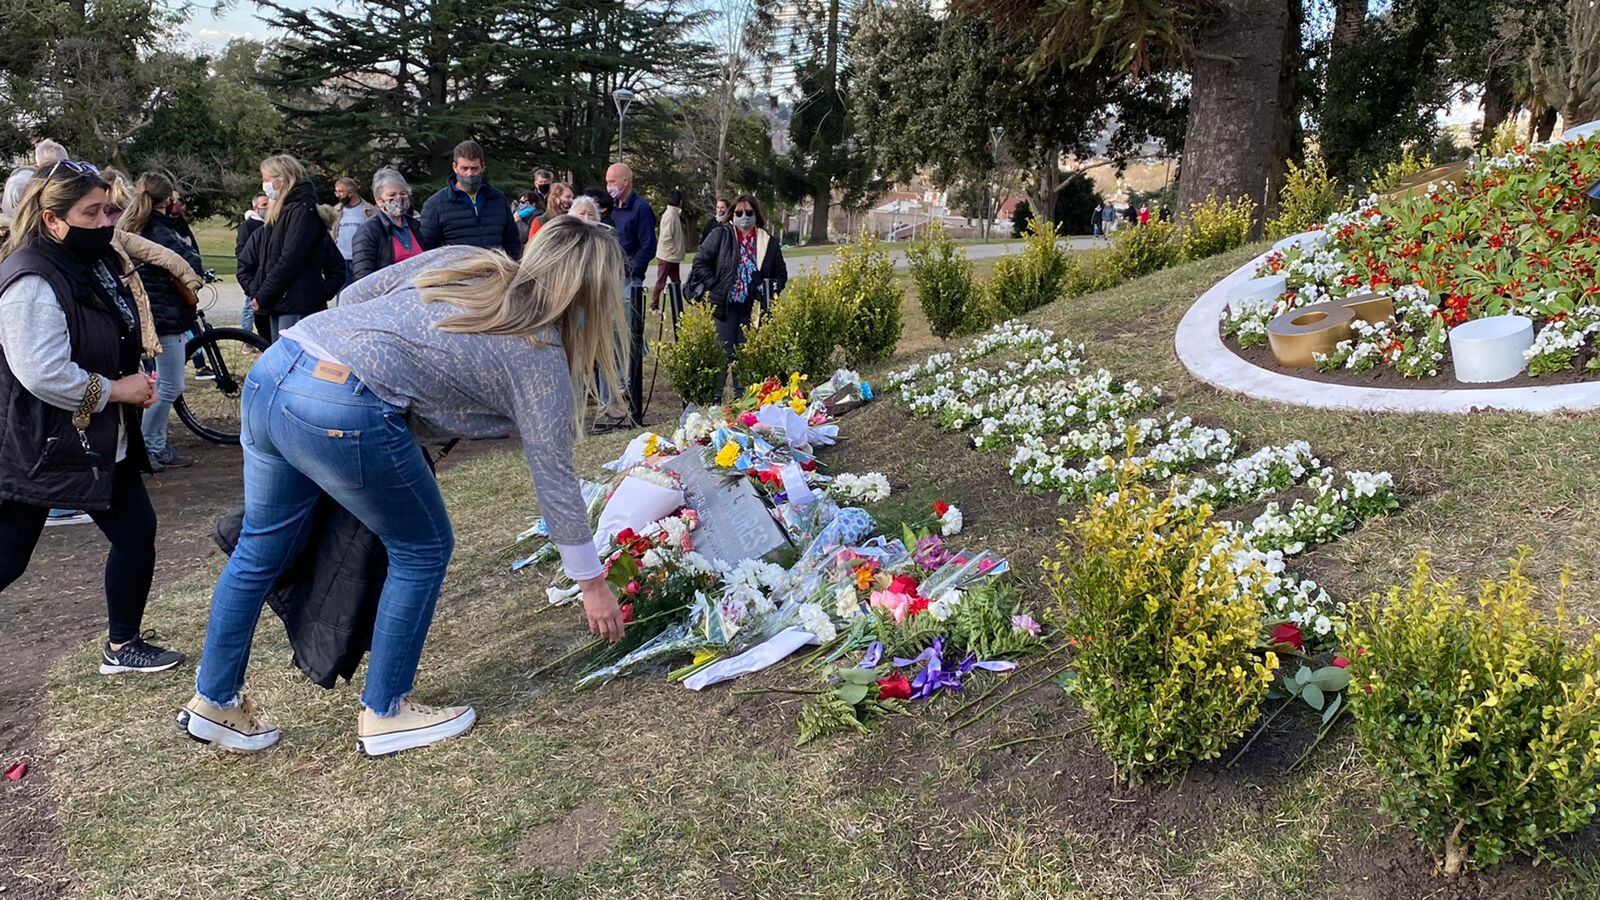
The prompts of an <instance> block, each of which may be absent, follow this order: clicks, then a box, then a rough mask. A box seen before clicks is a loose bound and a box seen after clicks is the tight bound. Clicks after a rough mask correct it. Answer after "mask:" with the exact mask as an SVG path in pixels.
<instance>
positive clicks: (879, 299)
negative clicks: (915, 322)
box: [812, 230, 906, 374]
mask: <svg viewBox="0 0 1600 900" xmlns="http://www.w3.org/2000/svg"><path fill="white" fill-rule="evenodd" d="M827 286H828V290H829V291H830V292H832V293H833V294H834V295H835V297H836V301H835V302H836V303H837V305H838V306H840V307H841V308H843V309H846V310H849V315H850V325H849V327H848V328H847V329H845V331H844V332H843V335H842V337H843V340H841V341H840V344H841V345H842V346H843V347H844V352H845V358H846V359H847V360H848V361H849V362H850V364H851V365H853V366H870V365H872V364H874V363H879V362H882V361H883V360H885V359H888V358H889V355H890V354H891V353H894V348H895V346H896V345H897V344H899V343H900V332H901V330H902V329H903V327H904V323H903V321H902V309H903V307H904V305H905V299H906V298H905V292H904V291H902V290H901V289H900V283H899V282H898V281H896V280H895V277H894V263H893V262H892V261H890V259H889V254H888V253H886V252H884V249H883V244H882V243H880V242H879V241H878V239H877V238H875V237H873V236H872V235H871V234H870V233H868V232H867V231H865V230H863V231H862V232H861V233H860V234H859V235H857V236H856V239H855V241H854V242H852V243H849V244H846V245H845V246H844V247H842V248H840V250H839V257H838V260H837V261H836V262H834V264H833V269H832V271H831V272H829V273H828V284H827ZM812 374H816V373H812Z"/></svg>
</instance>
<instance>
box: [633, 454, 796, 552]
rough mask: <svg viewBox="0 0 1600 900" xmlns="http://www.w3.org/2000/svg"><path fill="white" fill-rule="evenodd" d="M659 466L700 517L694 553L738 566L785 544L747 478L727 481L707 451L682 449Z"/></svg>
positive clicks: (776, 524)
mask: <svg viewBox="0 0 1600 900" xmlns="http://www.w3.org/2000/svg"><path fill="white" fill-rule="evenodd" d="M662 468H664V469H666V470H668V471H670V472H674V473H676V474H677V475H678V477H679V478H680V479H681V480H682V484H683V493H684V497H685V498H686V500H687V502H688V504H689V506H690V508H692V509H693V510H694V511H695V513H696V514H697V515H699V517H700V527H699V528H696V529H695V530H694V549H695V550H696V551H698V552H699V553H701V554H702V555H704V556H706V557H707V558H709V559H713V560H716V561H717V562H723V563H737V562H739V561H741V560H746V559H756V558H759V557H763V556H766V555H767V554H768V553H771V552H772V551H774V550H776V549H778V548H779V547H782V546H784V545H786V544H787V543H788V542H789V537H788V535H786V534H785V533H784V531H783V528H782V527H781V526H779V525H778V523H777V521H776V520H774V519H773V518H772V512H771V510H770V509H768V508H767V504H766V501H764V500H762V499H761V495H760V494H758V493H757V492H756V489H755V486H754V485H752V484H751V483H750V479H749V478H745V477H742V476H741V477H738V478H728V477H727V476H726V475H724V474H723V470H721V469H718V468H716V466H715V464H714V463H713V462H712V457H711V452H710V450H709V449H707V448H703V447H697V448H691V449H689V450H686V451H684V452H683V453H681V454H679V455H678V456H676V457H673V458H672V459H670V460H668V461H667V462H666V463H665V464H664V465H663V466H662Z"/></svg>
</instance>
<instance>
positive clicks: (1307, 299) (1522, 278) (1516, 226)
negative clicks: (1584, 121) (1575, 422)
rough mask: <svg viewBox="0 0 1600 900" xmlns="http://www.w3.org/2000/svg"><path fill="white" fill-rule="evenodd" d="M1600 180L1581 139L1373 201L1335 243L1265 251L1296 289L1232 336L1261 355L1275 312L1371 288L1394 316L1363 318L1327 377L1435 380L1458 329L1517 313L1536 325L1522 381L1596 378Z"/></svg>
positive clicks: (1227, 322) (1340, 221) (1237, 323)
mask: <svg viewBox="0 0 1600 900" xmlns="http://www.w3.org/2000/svg"><path fill="white" fill-rule="evenodd" d="M1596 180H1600V141H1577V142H1572V143H1554V144H1544V145H1539V146H1536V147H1533V148H1519V150H1518V151H1517V152H1514V153H1512V154H1510V155H1508V156H1505V157H1500V158H1497V159H1491V160H1486V161H1484V162H1482V163H1480V164H1478V165H1476V166H1474V167H1473V168H1472V170H1471V171H1470V172H1469V173H1468V175H1467V177H1466V179H1465V180H1464V181H1463V182H1462V183H1460V184H1459V185H1457V184H1440V185H1432V186H1430V189H1429V190H1428V191H1426V192H1423V193H1418V194H1416V195H1413V196H1409V197H1384V198H1379V197H1377V196H1372V197H1368V198H1366V199H1365V200H1363V201H1361V202H1360V203H1359V204H1358V205H1357V206H1356V208H1354V209H1352V210H1349V211H1346V212H1341V213H1338V214H1336V215H1334V216H1332V217H1331V218H1329V219H1328V221H1327V223H1326V225H1325V226H1324V230H1325V232H1326V234H1327V238H1328V241H1327V244H1326V246H1323V247H1315V246H1308V245H1300V246H1295V247H1291V248H1290V249H1288V250H1285V251H1281V252H1274V253H1271V254H1269V255H1268V256H1267V257H1266V259H1265V260H1264V261H1263V263H1262V265H1261V268H1260V270H1259V274H1282V275H1285V276H1286V277H1287V278H1288V288H1287V290H1286V291H1285V292H1284V293H1283V294H1281V295H1279V296H1278V297H1276V298H1272V299H1266V300H1260V301H1256V302H1253V303H1236V304H1233V307H1232V308H1231V309H1230V311H1229V312H1227V313H1226V314H1224V316H1223V319H1222V323H1221V327H1222V330H1223V333H1224V335H1225V336H1226V337H1227V338H1228V339H1229V341H1230V342H1232V344H1233V346H1234V347H1235V348H1236V349H1238V350H1239V351H1240V352H1241V354H1242V355H1245V356H1246V358H1249V359H1252V361H1256V362H1262V363H1265V362H1266V361H1267V360H1270V353H1268V352H1267V351H1266V350H1265V345H1266V324H1267V322H1268V321H1269V320H1271V319H1272V318H1273V317H1274V316H1276V315H1278V314H1279V313H1282V312H1284V311H1286V310H1290V309H1295V308H1298V307H1302V306H1307V305H1310V304H1312V303H1318V302H1322V301H1324V300H1329V299H1337V298H1341V297H1344V296H1348V295H1350V294H1352V293H1356V292H1360V291H1367V290H1371V291H1376V292H1380V293H1391V294H1392V295H1393V297H1394V301H1395V318H1394V320H1393V321H1392V322H1385V323H1379V324H1375V325H1366V324H1359V323H1358V326H1359V327H1358V328H1357V333H1356V335H1355V337H1354V338H1353V339H1351V340H1348V341H1345V342H1342V343H1341V344H1340V345H1339V346H1338V348H1337V349H1336V350H1335V351H1334V352H1333V353H1331V354H1328V355H1327V356H1325V357H1322V358H1320V359H1319V360H1318V369H1319V370H1320V372H1322V373H1338V374H1340V375H1343V376H1345V377H1349V376H1353V375H1360V374H1365V376H1366V377H1367V378H1368V379H1375V380H1382V379H1383V377H1384V376H1391V377H1394V378H1396V379H1399V378H1405V379H1428V378H1431V377H1433V376H1437V375H1440V374H1442V373H1446V372H1448V370H1449V368H1450V365H1449V347H1448V332H1449V329H1450V328H1452V327H1454V326H1456V325H1459V324H1461V323H1463V322H1467V321H1470V320H1473V319H1477V318H1481V317H1485V316H1497V315H1505V314H1517V315H1525V316H1528V317H1529V318H1531V319H1532V320H1533V321H1534V323H1535V325H1534V327H1535V330H1536V332H1537V335H1536V339H1535V342H1534V346H1533V347H1532V348H1530V349H1529V350H1528V352H1527V353H1526V354H1525V355H1526V357H1527V359H1528V373H1527V376H1526V377H1527V378H1529V379H1533V380H1538V379H1544V380H1545V381H1551V380H1579V379H1584V378H1592V377H1594V375H1593V373H1595V372H1596V371H1600V356H1597V354H1596V352H1595V349H1594V347H1593V345H1592V342H1591V341H1590V336H1591V335H1592V334H1594V333H1595V332H1596V331H1600V307H1597V303H1600V301H1597V299H1596V298H1600V281H1597V279H1596V272H1597V266H1600V219H1597V218H1596V217H1594V216H1593V215H1591V214H1590V208H1589V199H1588V197H1587V191H1588V190H1589V188H1590V187H1591V186H1592V185H1593V184H1594V183H1595V181H1596ZM1268 364H1270V363H1268ZM1423 383H1424V384H1426V381H1424V382H1423Z"/></svg>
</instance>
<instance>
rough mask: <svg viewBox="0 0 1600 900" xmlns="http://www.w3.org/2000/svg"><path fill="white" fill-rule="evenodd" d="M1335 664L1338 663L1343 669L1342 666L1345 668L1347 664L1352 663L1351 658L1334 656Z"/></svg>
mask: <svg viewBox="0 0 1600 900" xmlns="http://www.w3.org/2000/svg"><path fill="white" fill-rule="evenodd" d="M1333 664H1334V665H1336V666H1338V667H1339V668H1341V669H1342V668H1344V667H1345V666H1348V665H1350V660H1348V659H1345V658H1344V657H1342V656H1335V657H1334V658H1333Z"/></svg>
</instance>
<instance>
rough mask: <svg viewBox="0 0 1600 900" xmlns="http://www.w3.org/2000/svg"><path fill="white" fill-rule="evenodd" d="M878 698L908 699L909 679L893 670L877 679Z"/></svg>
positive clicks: (909, 691) (909, 696)
mask: <svg viewBox="0 0 1600 900" xmlns="http://www.w3.org/2000/svg"><path fill="white" fill-rule="evenodd" d="M878 699H879V700H910V699H911V679H909V678H907V677H905V676H904V675H901V674H900V673H899V672H895V673H894V674H892V675H885V676H883V677H882V678H879V679H878Z"/></svg>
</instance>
